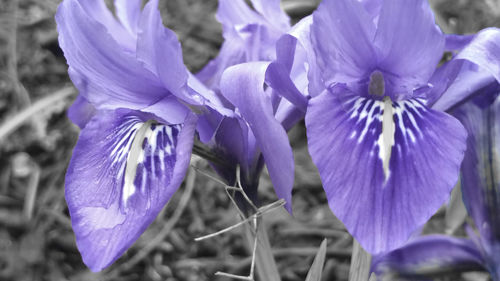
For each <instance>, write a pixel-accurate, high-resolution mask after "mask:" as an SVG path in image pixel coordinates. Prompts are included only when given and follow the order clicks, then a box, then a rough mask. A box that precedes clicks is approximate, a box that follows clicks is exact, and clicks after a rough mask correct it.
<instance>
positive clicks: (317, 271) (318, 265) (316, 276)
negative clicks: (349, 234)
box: [306, 239, 326, 281]
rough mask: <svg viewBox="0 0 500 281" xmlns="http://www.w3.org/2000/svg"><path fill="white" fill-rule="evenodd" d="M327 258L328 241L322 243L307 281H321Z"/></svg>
mask: <svg viewBox="0 0 500 281" xmlns="http://www.w3.org/2000/svg"><path fill="white" fill-rule="evenodd" d="M325 258H326V239H324V240H323V242H321V246H319V250H318V253H317V254H316V257H314V261H313V264H312V265H311V268H310V269H309V272H308V273H307V277H306V281H320V280H321V275H322V273H323V265H324V264H325Z"/></svg>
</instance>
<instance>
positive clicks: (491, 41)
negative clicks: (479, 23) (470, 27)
mask: <svg viewBox="0 0 500 281" xmlns="http://www.w3.org/2000/svg"><path fill="white" fill-rule="evenodd" d="M455 59H465V60H468V61H470V62H472V63H475V64H477V65H479V66H481V67H482V68H483V69H485V70H487V71H489V72H490V73H491V75H493V76H494V77H495V79H497V81H499V82H500V64H499V63H498V61H500V29H498V28H487V29H484V30H482V31H481V32H479V33H478V34H477V35H476V36H475V37H474V39H473V40H472V41H471V42H470V43H469V44H468V45H467V46H466V47H465V48H463V49H462V51H460V52H459V53H458V54H457V56H456V57H455Z"/></svg>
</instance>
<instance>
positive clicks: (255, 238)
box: [195, 166, 286, 281]
mask: <svg viewBox="0 0 500 281" xmlns="http://www.w3.org/2000/svg"><path fill="white" fill-rule="evenodd" d="M198 171H200V170H198ZM200 172H201V173H202V174H204V175H205V176H208V177H209V178H211V179H213V180H215V181H216V182H219V183H222V181H220V180H218V179H216V178H215V177H213V176H211V175H209V174H208V173H205V172H202V171H200ZM222 185H223V186H224V188H225V191H226V194H227V195H228V197H229V199H230V200H231V203H232V204H233V205H234V206H235V208H236V210H237V211H238V214H239V216H240V217H241V219H242V221H240V222H238V223H236V224H234V225H232V226H230V227H227V228H225V229H223V230H220V231H217V232H215V233H212V234H209V235H206V236H203V237H198V238H196V239H195V241H201V240H205V239H209V238H213V237H216V236H219V235H221V234H223V233H226V232H228V231H231V230H234V229H236V228H238V227H239V226H242V225H245V224H247V223H249V222H250V221H252V222H253V223H252V227H251V232H252V235H253V246H252V247H253V249H252V258H251V264H250V273H249V275H248V276H242V275H235V274H231V273H226V272H221V271H218V272H216V273H215V275H218V276H225V277H229V278H233V279H238V280H247V281H253V280H254V275H255V264H256V256H257V245H258V244H259V241H258V231H259V226H260V223H259V220H258V218H259V217H260V216H262V215H264V214H265V213H267V212H271V211H274V210H277V209H278V208H279V207H282V206H284V205H285V203H286V202H285V200H284V199H280V200H278V201H275V202H273V203H271V204H268V205H266V206H264V207H261V208H258V207H257V206H256V205H255V204H254V203H253V202H252V200H251V199H250V198H249V197H248V195H247V194H246V192H245V190H244V189H243V186H242V185H241V177H240V167H239V166H237V167H236V186H228V185H226V184H224V183H222ZM230 190H231V191H233V194H231V193H230V192H229V191H230ZM235 192H239V193H240V194H241V195H242V196H243V198H244V199H245V201H246V202H247V203H248V204H249V205H250V206H251V207H252V208H253V209H254V211H255V213H254V214H253V215H250V216H249V217H245V215H244V214H243V211H242V210H241V209H240V208H239V206H238V204H237V203H236V201H235V199H234V193H235Z"/></svg>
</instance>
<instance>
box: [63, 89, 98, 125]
mask: <svg viewBox="0 0 500 281" xmlns="http://www.w3.org/2000/svg"><path fill="white" fill-rule="evenodd" d="M95 113H96V110H95V107H94V106H93V105H92V104H90V103H89V102H88V101H87V100H86V99H85V98H84V97H83V96H81V95H78V97H76V100H75V101H74V102H73V104H72V105H71V107H70V108H69V109H68V118H69V119H70V120H71V122H73V123H75V124H76V125H77V126H78V127H80V129H83V128H84V127H85V125H87V123H88V122H89V121H90V119H92V117H94V115H95Z"/></svg>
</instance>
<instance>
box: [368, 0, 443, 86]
mask: <svg viewBox="0 0 500 281" xmlns="http://www.w3.org/2000/svg"><path fill="white" fill-rule="evenodd" d="M444 43H445V38H444V35H443V33H442V32H441V30H439V27H437V26H436V23H435V20H434V14H433V13H432V10H431V8H430V6H429V3H428V1H427V0H410V1H400V0H384V2H383V4H382V9H381V11H380V17H379V21H378V28H377V34H376V36H375V46H376V47H377V57H378V59H379V63H378V67H379V68H381V71H384V72H388V73H391V74H392V75H391V78H390V80H392V81H388V82H387V83H386V84H389V85H391V84H392V85H394V87H395V88H394V89H392V91H393V92H401V91H404V92H411V91H413V88H416V87H417V86H422V85H425V84H427V81H428V80H429V78H430V77H431V75H432V73H433V72H434V70H435V69H436V66H437V64H438V63H439V60H440V59H441V57H442V56H443V52H444ZM409 54H411V55H409ZM386 88H387V87H386ZM389 91H391V90H389Z"/></svg>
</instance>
